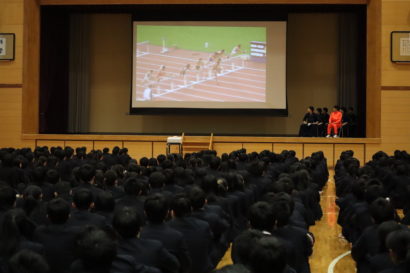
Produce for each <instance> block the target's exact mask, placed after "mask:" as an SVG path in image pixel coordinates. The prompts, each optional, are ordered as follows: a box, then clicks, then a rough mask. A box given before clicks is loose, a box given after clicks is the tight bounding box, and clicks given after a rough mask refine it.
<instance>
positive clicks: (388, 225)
mask: <svg viewBox="0 0 410 273" xmlns="http://www.w3.org/2000/svg"><path fill="white" fill-rule="evenodd" d="M401 229H404V226H402V225H400V224H399V223H397V222H396V221H386V222H383V223H381V224H380V225H379V226H378V227H377V235H378V237H379V243H380V251H381V252H387V251H388V249H387V246H386V238H387V236H389V234H390V233H392V232H393V231H396V230H401Z"/></svg>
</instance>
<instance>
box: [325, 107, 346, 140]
mask: <svg viewBox="0 0 410 273" xmlns="http://www.w3.org/2000/svg"><path fill="white" fill-rule="evenodd" d="M342 116H343V115H342V112H340V107H339V106H334V107H333V111H332V113H331V114H330V117H329V124H328V125H327V136H326V137H330V134H331V132H332V129H333V137H338V135H337V131H338V130H339V128H340V127H342Z"/></svg>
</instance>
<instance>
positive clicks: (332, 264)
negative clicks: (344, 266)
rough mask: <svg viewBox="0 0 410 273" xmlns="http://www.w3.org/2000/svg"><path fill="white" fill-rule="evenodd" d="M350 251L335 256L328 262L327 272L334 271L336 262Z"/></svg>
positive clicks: (331, 272) (332, 272)
mask: <svg viewBox="0 0 410 273" xmlns="http://www.w3.org/2000/svg"><path fill="white" fill-rule="evenodd" d="M350 253H351V251H347V252H345V253H343V254H341V255H339V256H337V257H336V258H335V259H334V260H333V261H332V262H331V263H330V264H329V267H328V268H327V273H334V270H335V266H336V264H337V263H338V262H339V261H340V260H341V259H343V258H344V257H346V256H347V255H349V254H350Z"/></svg>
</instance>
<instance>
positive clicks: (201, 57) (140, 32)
mask: <svg viewBox="0 0 410 273" xmlns="http://www.w3.org/2000/svg"><path fill="white" fill-rule="evenodd" d="M134 31H136V33H135V34H136V35H135V36H134V37H136V41H135V42H136V45H135V51H136V52H134V54H136V55H135V57H136V63H135V64H134V65H135V66H136V67H135V70H134V73H136V75H135V77H136V81H135V85H136V86H134V88H135V89H134V90H135V91H134V92H135V97H134V99H135V100H136V101H158V102H160V101H175V102H178V101H180V102H186V101H188V102H189V101H191V102H262V103H264V102H266V52H267V50H266V28H265V27H225V26H164V25H137V27H136V29H135V30H134Z"/></svg>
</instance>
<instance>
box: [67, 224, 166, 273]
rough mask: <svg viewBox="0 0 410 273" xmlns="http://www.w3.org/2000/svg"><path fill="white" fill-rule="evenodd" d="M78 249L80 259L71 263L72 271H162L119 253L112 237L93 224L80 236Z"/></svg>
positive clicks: (107, 272)
mask: <svg viewBox="0 0 410 273" xmlns="http://www.w3.org/2000/svg"><path fill="white" fill-rule="evenodd" d="M76 249H77V252H78V258H79V259H78V260H76V261H74V262H73V263H72V264H71V267H70V272H71V273H117V272H121V273H161V271H160V270H159V269H156V268H153V267H148V266H144V265H142V264H140V263H137V262H136V261H135V260H134V258H133V257H132V256H129V255H121V254H118V253H117V244H116V242H115V241H114V240H113V239H112V237H110V236H109V235H108V234H107V233H106V232H105V231H103V230H100V229H98V228H96V227H93V226H90V227H87V228H86V229H85V230H84V231H83V232H82V233H81V234H80V235H79V236H78V238H77V240H76Z"/></svg>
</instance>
